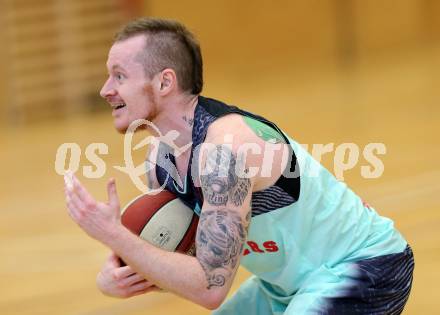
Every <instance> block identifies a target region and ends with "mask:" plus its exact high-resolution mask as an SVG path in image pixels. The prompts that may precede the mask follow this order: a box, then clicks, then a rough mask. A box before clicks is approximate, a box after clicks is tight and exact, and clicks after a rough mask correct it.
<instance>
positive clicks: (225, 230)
mask: <svg viewBox="0 0 440 315" xmlns="http://www.w3.org/2000/svg"><path fill="white" fill-rule="evenodd" d="M245 227H246V222H243V220H242V219H241V217H240V215H239V214H238V213H237V212H235V211H234V210H230V209H214V210H205V211H202V214H201V216H200V221H199V227H198V229H197V242H196V243H197V251H196V252H197V258H198V259H199V261H200V264H201V265H202V268H203V270H204V271H205V274H206V280H207V282H208V289H210V288H212V287H222V286H224V285H225V283H226V281H227V280H228V279H229V278H230V277H231V276H232V274H233V272H234V270H235V268H236V266H237V262H238V259H239V257H240V255H241V253H242V251H243V243H244V241H245V239H246V229H245Z"/></svg>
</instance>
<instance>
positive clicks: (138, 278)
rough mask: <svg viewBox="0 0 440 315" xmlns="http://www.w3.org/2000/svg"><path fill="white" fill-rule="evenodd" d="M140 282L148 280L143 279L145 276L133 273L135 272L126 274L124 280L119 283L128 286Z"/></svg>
mask: <svg viewBox="0 0 440 315" xmlns="http://www.w3.org/2000/svg"><path fill="white" fill-rule="evenodd" d="M141 282H148V281H147V280H145V278H144V277H142V276H141V275H140V274H138V273H135V274H133V275H131V276H128V277H127V278H125V279H124V280H122V281H121V283H122V284H123V285H126V286H130V285H132V284H138V283H141Z"/></svg>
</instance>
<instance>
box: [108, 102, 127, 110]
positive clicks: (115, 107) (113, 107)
mask: <svg viewBox="0 0 440 315" xmlns="http://www.w3.org/2000/svg"><path fill="white" fill-rule="evenodd" d="M125 106H127V104H125V103H117V104H111V107H112V109H114V110H118V109H121V108H124V107H125Z"/></svg>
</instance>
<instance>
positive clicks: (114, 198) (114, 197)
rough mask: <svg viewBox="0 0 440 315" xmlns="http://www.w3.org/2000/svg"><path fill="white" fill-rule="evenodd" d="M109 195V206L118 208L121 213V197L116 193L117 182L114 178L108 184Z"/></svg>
mask: <svg viewBox="0 0 440 315" xmlns="http://www.w3.org/2000/svg"><path fill="white" fill-rule="evenodd" d="M107 195H108V204H109V205H110V206H112V207H117V208H118V211H119V197H118V193H117V191H116V181H115V179H114V178H110V180H109V181H108V183H107Z"/></svg>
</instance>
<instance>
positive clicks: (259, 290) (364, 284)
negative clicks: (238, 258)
mask: <svg viewBox="0 0 440 315" xmlns="http://www.w3.org/2000/svg"><path fill="white" fill-rule="evenodd" d="M325 270H326V272H327V273H328V270H329V269H328V268H326V269H325ZM331 270H333V271H332V277H328V276H327V277H326V276H322V273H323V272H321V271H320V272H317V273H316V275H315V276H312V277H310V279H309V281H305V283H304V286H303V287H301V288H300V289H299V290H297V291H296V292H294V293H293V294H292V295H290V296H289V295H285V296H282V295H280V294H279V293H280V290H279V289H278V290H273V288H276V287H275V286H273V285H269V284H267V282H264V281H263V280H261V279H260V278H258V277H256V276H252V277H251V278H249V279H248V280H247V281H245V282H244V283H243V284H242V286H241V287H240V288H239V289H238V291H237V292H236V293H235V294H234V295H233V296H232V297H231V298H230V299H228V300H227V301H226V302H225V303H223V304H222V305H221V306H220V308H219V309H217V310H216V311H214V312H213V314H215V315H226V314H243V315H251V314H252V315H270V314H273V315H279V314H288V315H290V314H291V315H293V314H295V315H302V314H313V315H344V314H365V315H367V314H368V315H374V314H377V315H378V314H392V315H397V314H400V313H401V312H402V311H403V308H404V306H405V304H406V301H407V300H408V297H409V293H410V290H411V285H412V276H413V270H414V257H413V253H412V250H411V248H410V247H409V246H407V247H406V249H405V250H404V251H403V252H401V253H397V254H390V255H384V256H378V257H374V258H369V259H364V260H360V261H356V262H352V263H349V264H346V265H344V270H345V272H342V273H339V272H337V271H334V270H341V269H337V268H336V269H331ZM319 273H321V275H320V276H317V275H318V274H319ZM323 279H327V280H329V281H322V280H323ZM340 280H341V281H340ZM341 283H343V285H341ZM275 291H276V292H275Z"/></svg>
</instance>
